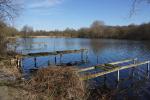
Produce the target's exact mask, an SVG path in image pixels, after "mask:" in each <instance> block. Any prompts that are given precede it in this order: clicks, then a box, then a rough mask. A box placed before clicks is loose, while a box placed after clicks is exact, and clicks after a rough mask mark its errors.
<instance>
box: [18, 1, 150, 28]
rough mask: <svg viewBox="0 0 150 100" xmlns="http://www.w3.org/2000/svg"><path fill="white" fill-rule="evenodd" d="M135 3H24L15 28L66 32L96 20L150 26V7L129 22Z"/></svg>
mask: <svg viewBox="0 0 150 100" xmlns="http://www.w3.org/2000/svg"><path fill="white" fill-rule="evenodd" d="M132 1H133V0H23V2H22V5H23V10H22V11H21V14H20V16H19V18H17V21H16V23H15V24H16V25H15V26H16V27H17V28H18V29H21V28H22V27H23V26H24V25H29V26H32V27H33V28H34V29H35V30H55V29H59V30H63V29H65V28H67V27H69V28H74V29H79V28H81V27H89V26H90V24H91V23H92V22H93V21H94V20H101V21H104V22H105V24H106V25H128V24H131V23H135V24H141V23H144V22H150V13H149V11H150V5H148V4H146V3H141V4H139V5H137V6H138V7H137V10H138V11H137V12H136V13H135V15H133V16H132V17H131V18H129V12H130V9H131V5H132Z"/></svg>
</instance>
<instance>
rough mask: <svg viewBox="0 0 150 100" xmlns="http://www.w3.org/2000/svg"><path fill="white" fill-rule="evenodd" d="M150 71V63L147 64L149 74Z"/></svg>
mask: <svg viewBox="0 0 150 100" xmlns="http://www.w3.org/2000/svg"><path fill="white" fill-rule="evenodd" d="M149 70H150V61H149V62H148V63H147V72H149Z"/></svg>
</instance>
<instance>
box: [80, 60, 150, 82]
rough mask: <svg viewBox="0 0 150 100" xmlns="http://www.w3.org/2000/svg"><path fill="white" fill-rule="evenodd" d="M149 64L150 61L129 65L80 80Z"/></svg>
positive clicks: (82, 78) (83, 78)
mask: <svg viewBox="0 0 150 100" xmlns="http://www.w3.org/2000/svg"><path fill="white" fill-rule="evenodd" d="M149 62H150V61H145V62H141V63H136V64H131V65H127V66H122V67H117V68H114V69H111V70H109V71H104V72H100V73H96V74H91V75H87V76H84V77H81V78H80V79H81V80H88V79H92V78H96V77H99V76H103V75H106V74H109V73H112V72H116V71H118V70H124V69H128V68H132V67H138V66H140V65H144V64H147V63H149Z"/></svg>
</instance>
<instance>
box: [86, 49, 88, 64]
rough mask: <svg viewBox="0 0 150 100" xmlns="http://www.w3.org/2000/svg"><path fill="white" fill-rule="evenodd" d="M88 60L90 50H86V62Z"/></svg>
mask: <svg viewBox="0 0 150 100" xmlns="http://www.w3.org/2000/svg"><path fill="white" fill-rule="evenodd" d="M87 62H88V51H86V63H87Z"/></svg>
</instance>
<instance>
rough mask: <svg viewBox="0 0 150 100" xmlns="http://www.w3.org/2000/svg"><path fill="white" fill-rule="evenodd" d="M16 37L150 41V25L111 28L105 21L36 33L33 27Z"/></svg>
mask: <svg viewBox="0 0 150 100" xmlns="http://www.w3.org/2000/svg"><path fill="white" fill-rule="evenodd" d="M11 35H14V34H11ZM16 35H19V36H23V37H28V36H58V37H59V36H63V37H77V38H110V39H131V40H150V23H143V24H141V25H135V24H130V25H127V26H109V25H105V24H104V22H103V21H94V22H93V23H92V24H91V26H90V27H85V28H80V29H78V30H75V29H71V28H66V29H65V30H63V31H59V30H54V31H44V30H40V31H34V30H33V28H32V27H30V26H24V27H23V28H22V30H21V31H20V32H17V34H16ZM14 36H15V35H14Z"/></svg>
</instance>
